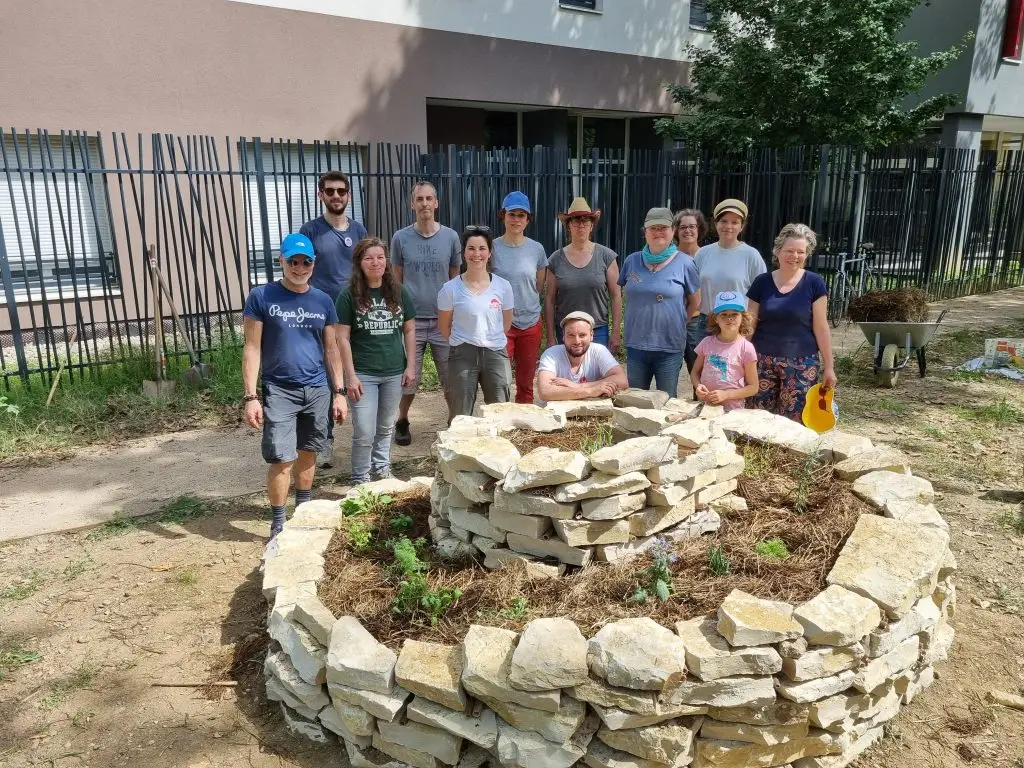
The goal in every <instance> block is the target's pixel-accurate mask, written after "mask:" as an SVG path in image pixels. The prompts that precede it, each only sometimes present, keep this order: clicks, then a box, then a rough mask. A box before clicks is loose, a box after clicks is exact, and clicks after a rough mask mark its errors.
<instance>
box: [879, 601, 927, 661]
mask: <svg viewBox="0 0 1024 768" xmlns="http://www.w3.org/2000/svg"><path fill="white" fill-rule="evenodd" d="M940 618H942V612H941V611H940V609H939V606H937V605H936V604H935V601H934V600H932V599H931V598H930V597H922V598H921V599H920V600H918V601H917V602H916V603H914V607H913V608H911V609H910V611H908V612H907V615H906V616H904V617H903V618H902V619H900V620H899V621H892V622H889V626H887V627H886V628H885V629H882V628H878V629H875V630H874V631H873V632H872V633H871V634H870V635H868V638H867V641H866V645H867V651H868V656H870V657H871V658H872V659H876V658H878V657H879V656H884V655H885V654H887V653H889V652H890V651H893V650H895V649H896V647H897V646H898V645H900V643H902V642H903V641H904V640H906V639H908V638H910V637H912V636H913V635H916V634H918V633H919V632H923V631H924V630H926V629H928V628H929V627H932V626H934V625H935V624H936V623H937V622H938V621H939V619H940Z"/></svg>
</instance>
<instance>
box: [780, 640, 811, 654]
mask: <svg viewBox="0 0 1024 768" xmlns="http://www.w3.org/2000/svg"><path fill="white" fill-rule="evenodd" d="M778 649H779V655H780V656H781V657H782V658H784V659H799V658H800V657H801V656H803V655H804V654H805V653H807V638H806V637H798V638H796V639H795V640H783V641H782V642H781V643H779V645H778Z"/></svg>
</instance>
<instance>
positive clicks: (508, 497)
mask: <svg viewBox="0 0 1024 768" xmlns="http://www.w3.org/2000/svg"><path fill="white" fill-rule="evenodd" d="M491 509H499V510H501V511H502V512H507V513H509V514H512V515H532V516H535V517H554V518H559V519H561V520H571V519H572V518H573V517H574V516H575V515H576V512H577V511H578V510H579V504H578V503H573V502H570V503H562V502H559V501H555V500H554V499H553V498H551V497H550V496H544V495H535V494H531V493H529V492H524V493H506V492H505V491H504V489H503V487H502V484H501V483H499V484H498V486H497V487H496V488H495V489H494V505H493V506H492V507H491Z"/></svg>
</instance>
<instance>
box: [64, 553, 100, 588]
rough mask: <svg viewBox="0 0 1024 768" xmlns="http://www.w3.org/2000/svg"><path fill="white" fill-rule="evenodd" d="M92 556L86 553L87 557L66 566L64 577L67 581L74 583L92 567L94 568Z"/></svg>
mask: <svg viewBox="0 0 1024 768" xmlns="http://www.w3.org/2000/svg"><path fill="white" fill-rule="evenodd" d="M92 564H93V562H92V555H90V554H89V553H88V552H86V553H85V557H83V558H82V559H81V560H72V561H71V562H70V563H68V564H67V565H66V566H64V571H63V576H64V580H65V581H74V580H75V579H77V578H78V577H79V576H81V575H82V574H83V573H85V572H86V571H87V570H88V569H89V567H90V566H92Z"/></svg>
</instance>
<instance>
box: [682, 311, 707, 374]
mask: <svg viewBox="0 0 1024 768" xmlns="http://www.w3.org/2000/svg"><path fill="white" fill-rule="evenodd" d="M707 335H708V316H707V315H696V316H695V317H691V318H690V321H689V322H688V323H687V324H686V351H685V353H684V356H685V358H686V370H688V371H692V370H693V364H694V363H695V362H696V361H697V352H696V348H697V345H698V344H700V342H701V339H703V338H704V337H705V336H707Z"/></svg>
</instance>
